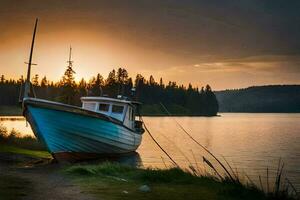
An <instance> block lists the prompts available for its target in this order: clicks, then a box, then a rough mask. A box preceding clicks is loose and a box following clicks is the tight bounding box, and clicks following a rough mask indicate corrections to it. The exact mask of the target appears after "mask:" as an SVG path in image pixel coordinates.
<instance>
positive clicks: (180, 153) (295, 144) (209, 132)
mask: <svg viewBox="0 0 300 200" xmlns="http://www.w3.org/2000/svg"><path fill="white" fill-rule="evenodd" d="M174 119H175V120H177V121H178V122H180V124H181V125H182V126H183V127H185V128H186V130H187V131H188V132H189V133H190V134H191V135H193V137H194V138H195V139H196V140H198V141H199V142H200V143H201V144H203V145H204V146H206V147H207V148H208V149H210V150H211V151H212V152H214V153H215V155H217V156H218V157H220V158H222V156H224V157H225V158H226V159H227V161H228V162H229V163H230V164H231V165H232V166H233V167H234V168H237V169H238V171H239V173H240V174H243V173H246V174H247V175H248V176H249V177H250V178H251V179H252V180H253V181H257V180H258V175H259V174H260V175H261V176H262V179H263V181H264V180H265V177H266V169H267V167H268V168H269V170H270V175H269V176H270V177H271V178H273V177H274V176H275V172H276V169H277V165H278V161H279V158H281V159H282V160H283V161H284V164H285V166H284V170H285V175H286V176H287V177H288V178H289V179H290V180H291V181H292V182H293V183H294V184H295V186H296V187H297V189H298V190H299V189H300V114H238V113H232V114H229V113H223V114H222V116H221V117H210V118H209V117H174V118H172V117H144V121H145V122H146V124H147V127H148V128H149V129H150V131H151V132H152V134H153V135H154V136H155V137H156V138H157V140H158V141H159V142H160V144H161V145H162V146H163V147H164V148H165V149H166V150H167V151H168V152H169V153H170V154H171V156H172V157H173V158H174V159H175V160H176V161H177V162H178V163H179V164H180V165H181V166H182V167H187V166H188V165H189V162H191V163H192V164H193V165H194V166H198V167H199V168H204V169H206V170H207V171H209V168H208V167H207V166H205V165H204V164H203V162H202V156H205V157H206V158H208V159H210V160H211V157H209V156H208V155H207V154H206V153H205V152H204V151H203V150H202V149H201V148H199V147H198V146H197V145H196V144H195V143H194V142H193V141H191V140H190V139H189V138H188V137H187V136H186V135H185V134H184V133H183V132H182V131H181V130H180V129H179V127H178V126H177V125H176V123H175V122H174ZM0 123H2V124H3V125H4V126H6V127H7V128H8V129H9V130H11V129H12V128H14V129H16V130H19V131H21V132H22V133H23V134H24V135H33V134H32V131H31V129H30V126H28V127H26V123H25V121H24V120H20V118H19V120H14V121H13V120H12V119H9V118H8V119H2V120H1V122H0ZM179 149H180V150H179ZM138 153H139V155H140V158H141V161H142V164H143V165H144V166H146V167H147V166H152V167H158V168H164V167H165V164H166V165H170V164H171V163H170V162H169V160H168V158H167V157H166V156H165V155H163V153H162V152H161V151H160V150H159V149H158V147H156V146H155V144H154V142H153V141H152V140H151V139H150V137H149V135H148V134H147V133H145V134H144V136H143V142H142V144H141V146H140V148H139V149H138ZM188 160H189V161H188ZM271 178H270V179H271Z"/></svg>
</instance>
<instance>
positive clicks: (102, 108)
mask: <svg viewBox="0 0 300 200" xmlns="http://www.w3.org/2000/svg"><path fill="white" fill-rule="evenodd" d="M108 110H109V104H105V103H100V104H99V111H102V112H108Z"/></svg>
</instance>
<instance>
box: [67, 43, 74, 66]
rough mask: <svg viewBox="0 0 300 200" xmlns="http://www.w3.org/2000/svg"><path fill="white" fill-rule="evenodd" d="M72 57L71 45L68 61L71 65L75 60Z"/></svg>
mask: <svg viewBox="0 0 300 200" xmlns="http://www.w3.org/2000/svg"><path fill="white" fill-rule="evenodd" d="M71 59H72V46H70V53H69V60H68V61H67V63H69V67H72V65H73V61H72V60H71Z"/></svg>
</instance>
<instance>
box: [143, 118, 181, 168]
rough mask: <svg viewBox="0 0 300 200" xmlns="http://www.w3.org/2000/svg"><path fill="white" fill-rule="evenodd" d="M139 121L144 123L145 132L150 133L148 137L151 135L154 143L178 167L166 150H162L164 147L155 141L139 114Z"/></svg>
mask: <svg viewBox="0 0 300 200" xmlns="http://www.w3.org/2000/svg"><path fill="white" fill-rule="evenodd" d="M141 121H142V122H143V125H144V127H145V130H146V131H147V133H148V134H149V135H150V137H151V139H152V140H153V141H154V142H155V144H156V145H157V146H158V147H159V148H160V149H161V150H162V151H163V152H164V153H165V154H166V155H167V156H168V158H169V159H170V160H171V161H172V163H173V164H174V165H175V166H176V167H178V168H180V167H179V165H178V164H177V163H176V161H175V160H174V159H173V158H172V157H171V156H170V155H169V154H168V152H166V150H164V148H163V147H162V146H161V145H160V144H159V143H158V142H157V141H156V139H155V138H154V137H153V135H152V134H151V133H150V131H149V130H148V128H147V126H146V124H145V122H144V120H143V118H142V116H141Z"/></svg>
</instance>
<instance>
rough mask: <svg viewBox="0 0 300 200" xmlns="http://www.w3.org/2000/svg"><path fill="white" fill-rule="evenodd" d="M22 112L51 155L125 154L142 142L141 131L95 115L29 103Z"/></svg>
mask: <svg viewBox="0 0 300 200" xmlns="http://www.w3.org/2000/svg"><path fill="white" fill-rule="evenodd" d="M25 115H26V118H27V120H28V121H29V123H30V124H31V127H32V128H33V132H34V133H35V135H36V136H37V137H38V138H39V139H40V140H41V141H43V142H44V143H45V145H46V147H47V148H48V150H49V152H50V153H51V154H52V155H54V157H56V156H55V155H59V154H60V155H76V153H77V155H81V156H78V158H80V159H82V158H84V156H83V157H82V155H87V158H89V157H90V156H91V155H93V156H94V155H105V154H110V155H111V154H124V153H128V152H132V151H135V150H136V149H137V147H138V146H139V145H140V143H141V135H140V134H137V133H135V132H133V131H131V130H130V129H127V128H125V127H123V126H121V125H118V124H116V123H112V122H110V121H106V120H103V119H99V118H96V117H91V116H85V115H81V114H78V113H72V112H65V111H59V110H54V109H49V108H45V107H36V106H32V105H28V106H27V110H26V114H25ZM61 153H64V154H61ZM74 153H75V154H74ZM62 157H68V156H62ZM70 157H71V158H76V156H75V157H74V156H70Z"/></svg>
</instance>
